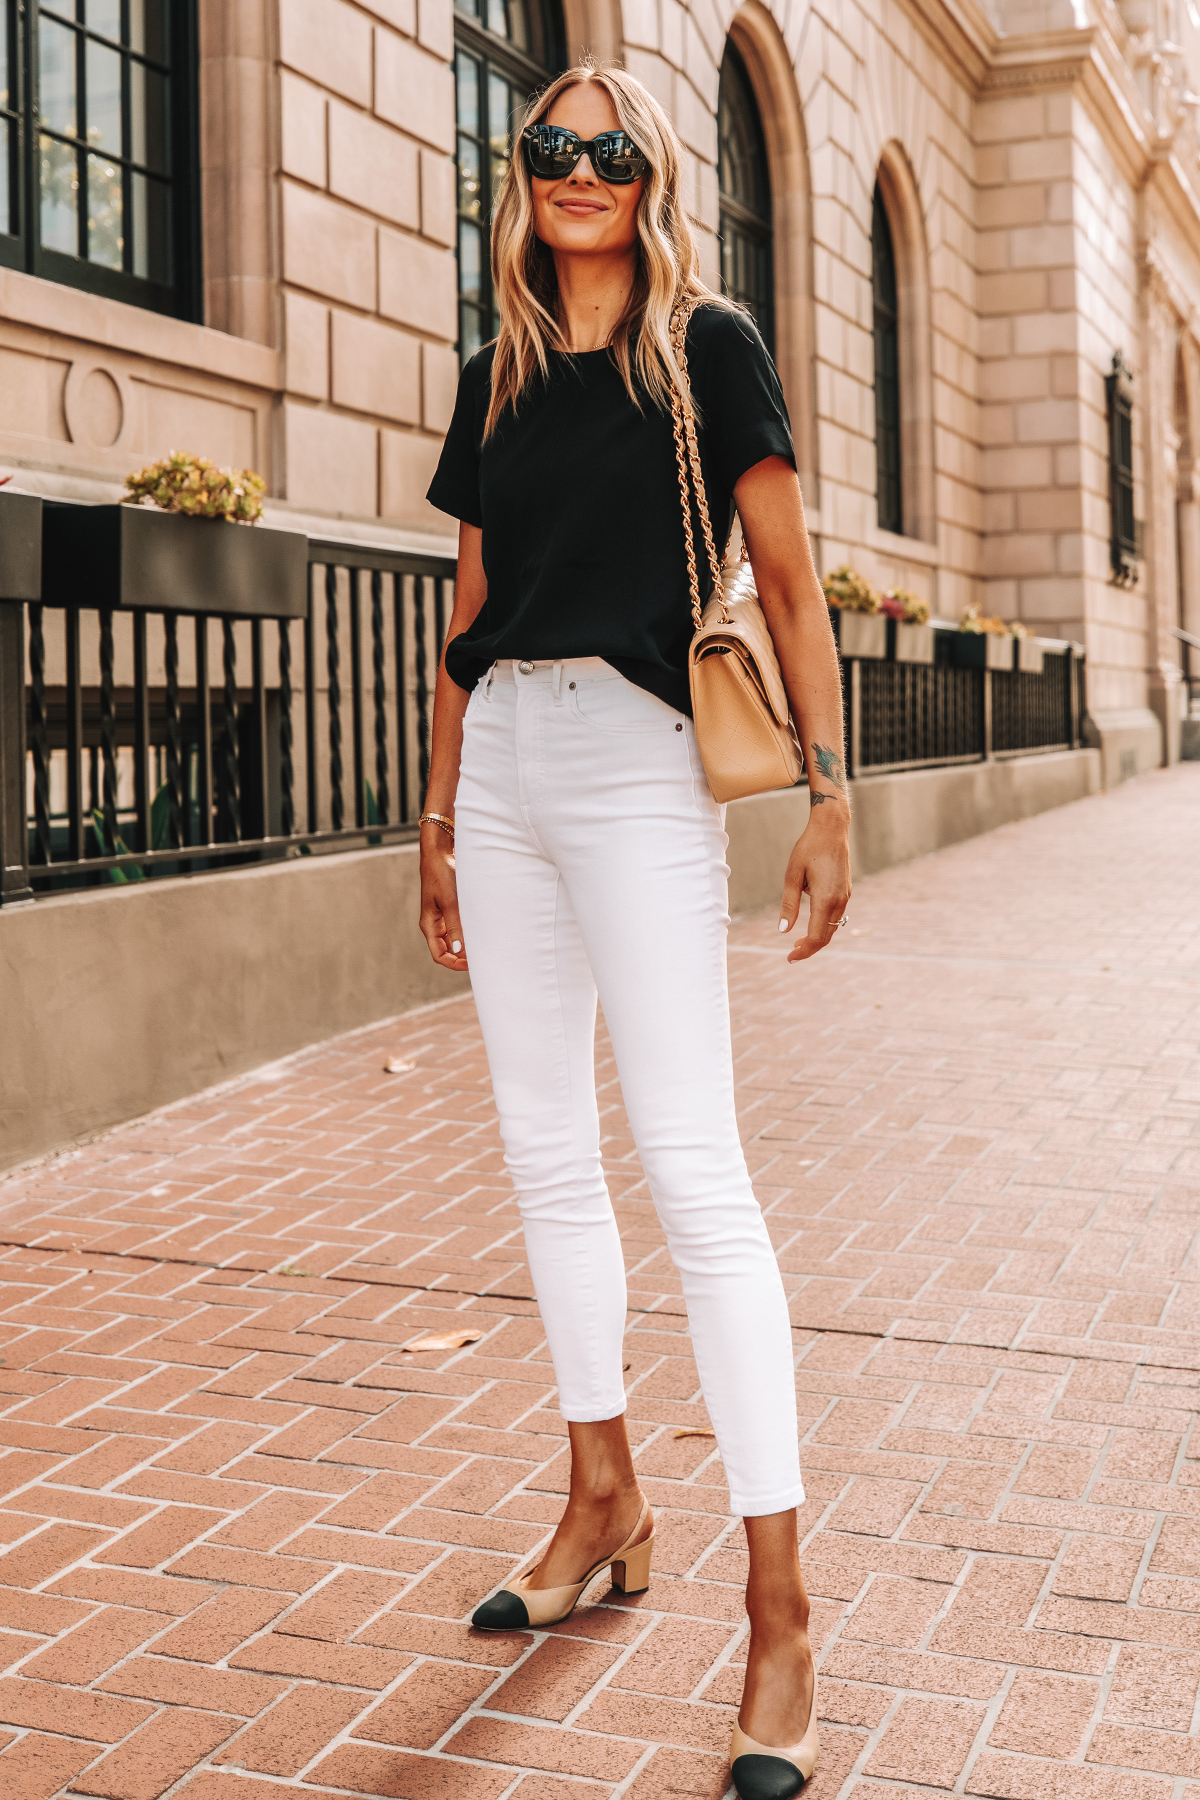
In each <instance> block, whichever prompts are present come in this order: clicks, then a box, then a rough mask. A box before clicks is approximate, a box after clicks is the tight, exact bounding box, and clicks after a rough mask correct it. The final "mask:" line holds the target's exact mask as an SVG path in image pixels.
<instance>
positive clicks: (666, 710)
mask: <svg viewBox="0 0 1200 1800" xmlns="http://www.w3.org/2000/svg"><path fill="white" fill-rule="evenodd" d="M571 698H572V700H573V701H574V703H575V713H576V716H577V717H578V718H579V719H580V720H581V721H582V722H583V724H585V725H587V726H590V727H591V728H593V729H594V730H596V731H604V732H612V733H614V734H615V735H617V736H619V737H628V736H642V735H648V734H651V735H652V734H654V733H656V732H665V731H673V730H674V729H675V727H676V725H678V724H679V723H680V722H681V721H680V717H679V714H678V713H677V712H676V711H675V710H674V708H673V707H670V706H668V705H667V704H666V702H665V700H660V699H659V698H658V696H657V695H656V694H650V693H647V692H646V689H645V688H640V687H635V685H634V683H633V682H632V681H626V679H625V677H624V676H623V675H616V674H614V675H612V676H611V677H605V676H599V677H597V678H595V679H592V680H584V681H581V682H579V683H578V684H577V686H576V688H575V691H574V693H573V694H572V695H571Z"/></svg>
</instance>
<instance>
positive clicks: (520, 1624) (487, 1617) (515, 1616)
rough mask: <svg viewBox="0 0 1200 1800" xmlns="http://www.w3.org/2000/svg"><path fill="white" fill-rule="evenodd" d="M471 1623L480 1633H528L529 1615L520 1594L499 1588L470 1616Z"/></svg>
mask: <svg viewBox="0 0 1200 1800" xmlns="http://www.w3.org/2000/svg"><path fill="white" fill-rule="evenodd" d="M471 1623H472V1625H475V1626H477V1627H478V1629H479V1630H480V1631H528V1630H529V1613H528V1610H527V1608H526V1606H525V1602H524V1601H523V1600H522V1598H521V1596H520V1594H510V1593H509V1591H508V1589H507V1588H501V1589H500V1592H499V1593H498V1594H493V1595H492V1597H491V1599H490V1600H485V1601H484V1603H483V1605H482V1606H477V1607H476V1608H475V1611H474V1612H473V1613H472V1614H471Z"/></svg>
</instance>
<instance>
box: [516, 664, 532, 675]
mask: <svg viewBox="0 0 1200 1800" xmlns="http://www.w3.org/2000/svg"><path fill="white" fill-rule="evenodd" d="M517 667H518V669H520V671H521V673H522V675H532V674H533V664H532V663H531V662H521V663H518V664H517Z"/></svg>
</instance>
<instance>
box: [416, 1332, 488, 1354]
mask: <svg viewBox="0 0 1200 1800" xmlns="http://www.w3.org/2000/svg"><path fill="white" fill-rule="evenodd" d="M482 1336H483V1333H482V1331H443V1332H441V1333H439V1335H438V1336H437V1337H423V1338H415V1339H414V1340H413V1342H412V1343H411V1344H405V1345H404V1348H405V1349H406V1350H461V1349H462V1348H463V1346H464V1344H474V1343H476V1342H478V1340H479V1339H480V1338H481V1337H482Z"/></svg>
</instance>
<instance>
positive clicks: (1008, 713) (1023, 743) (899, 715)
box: [842, 629, 1086, 776]
mask: <svg viewBox="0 0 1200 1800" xmlns="http://www.w3.org/2000/svg"><path fill="white" fill-rule="evenodd" d="M975 642H976V643H979V642H980V640H975ZM1001 642H1002V643H1003V644H1004V646H1005V650H1006V652H1007V655H1008V657H1009V659H1010V660H1013V661H1015V659H1016V657H1017V655H1018V652H1017V651H1016V649H1015V647H1014V645H1013V644H1012V642H1011V640H1001ZM1036 649H1037V653H1038V659H1039V660H1040V661H1041V664H1042V666H1041V668H1040V670H1037V671H1036V672H1035V671H1034V670H1032V669H1022V668H1018V667H1008V668H987V667H986V666H985V667H977V668H971V667H963V666H961V662H960V658H961V656H962V650H963V646H962V644H961V634H960V633H958V632H957V631H953V630H941V629H938V630H936V631H935V632H934V634H933V645H932V651H933V661H932V662H898V661H895V660H893V659H892V658H891V657H889V658H871V657H861V658H859V657H855V658H847V659H846V660H845V661H844V662H843V664H842V683H843V694H844V701H845V714H846V762H847V767H848V769H849V771H850V773H851V775H853V776H864V775H884V774H894V773H899V772H901V771H903V770H908V769H928V768H935V767H938V766H942V765H945V764H950V763H969V762H986V761H989V760H993V759H1000V758H1004V757H1010V756H1021V755H1028V754H1029V753H1031V752H1036V751H1050V750H1071V749H1075V748H1077V747H1078V746H1079V745H1080V744H1081V743H1082V741H1083V739H1082V730H1083V720H1084V717H1085V715H1086V691H1085V660H1084V655H1083V651H1082V648H1081V647H1080V646H1078V645H1076V644H1070V643H1061V642H1047V641H1042V642H1039V643H1038V644H1037V646H1036Z"/></svg>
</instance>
